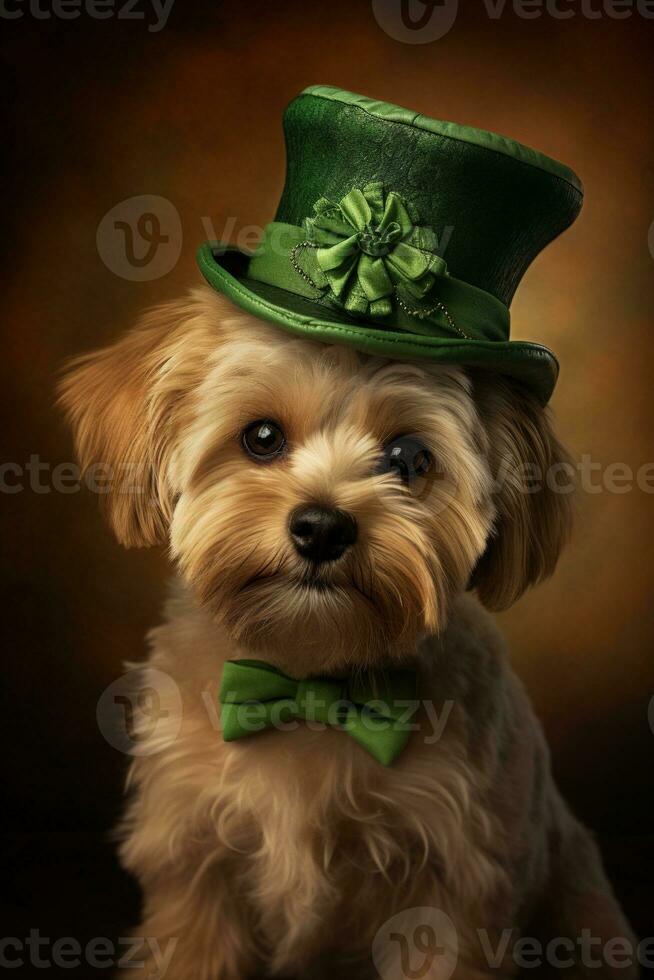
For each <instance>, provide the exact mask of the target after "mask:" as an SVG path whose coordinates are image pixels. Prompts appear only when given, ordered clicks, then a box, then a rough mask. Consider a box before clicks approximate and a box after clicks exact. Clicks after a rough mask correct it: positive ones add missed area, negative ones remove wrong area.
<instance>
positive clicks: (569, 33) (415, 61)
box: [0, 0, 654, 972]
mask: <svg viewBox="0 0 654 980" xmlns="http://www.w3.org/2000/svg"><path fill="white" fill-rule="evenodd" d="M121 2H122V0H121ZM44 5H46V6H47V4H45V0H44ZM191 6H192V7H193V9H192V10H191V9H190V8H191ZM462 6H463V5H462ZM564 6H569V7H570V9H573V10H575V16H574V17H572V18H570V19H565V20H563V19H556V18H553V17H551V16H548V15H543V16H542V17H541V18H539V19H534V20H525V19H521V18H519V17H517V16H516V15H515V14H514V13H512V12H511V11H510V5H509V4H507V9H506V12H505V13H504V15H503V16H502V17H501V18H499V19H491V18H489V16H488V15H487V13H486V11H485V8H484V6H483V4H482V3H481V2H479V3H475V4H468V5H466V7H465V10H461V11H459V15H458V17H457V20H456V23H455V24H454V26H453V27H452V29H451V30H450V32H449V33H448V34H447V35H446V36H445V37H443V38H442V39H440V40H437V41H434V42H433V43H429V44H421V45H418V44H406V43H400V42H398V41H397V40H394V39H393V38H391V37H389V36H388V35H387V34H386V33H384V31H382V29H381V28H380V27H379V26H378V24H377V22H376V20H375V18H374V16H373V13H372V8H371V5H370V3H368V2H360V3H354V2H352V0H350V2H348V3H336V2H332V3H330V4H326V3H308V2H304V3H300V2H297V3H296V2H287V3H277V4H271V3H269V2H248V3H238V4H237V3H235V2H234V3H211V4H209V3H208V4H206V5H203V4H199V3H198V4H194V5H190V4H188V3H187V4H186V5H185V8H184V9H182V7H183V4H182V0H177V5H176V6H175V7H174V8H173V11H172V14H171V16H170V19H169V21H168V24H167V26H166V27H165V28H164V29H163V30H162V31H161V32H159V33H152V32H149V31H148V30H147V23H148V22H150V23H151V22H152V19H153V18H152V15H151V14H150V13H148V14H147V18H148V19H147V20H146V21H145V22H142V21H129V22H128V21H124V20H121V19H116V18H113V19H108V20H104V21H97V20H92V19H91V18H89V17H88V16H87V15H86V14H82V15H81V16H80V17H79V18H78V19H77V20H71V21H62V20H57V19H51V20H42V21H38V20H36V19H35V18H34V17H33V16H31V15H30V14H29V12H28V11H27V9H25V13H24V16H23V17H22V18H20V19H17V20H13V21H7V22H3V23H2V24H1V25H0V26H1V27H2V51H3V56H4V59H5V61H6V62H7V63H8V66H9V69H10V73H11V76H12V80H13V84H12V85H10V86H9V87H5V102H6V104H5V110H6V120H7V121H6V124H5V127H4V131H5V132H6V133H8V134H9V136H10V146H11V148H12V151H13V153H14V154H15V156H14V161H13V164H14V166H13V177H12V187H11V192H10V194H9V196H8V199H7V202H6V203H5V208H4V218H3V226H4V228H3V235H2V237H3V240H4V246H5V260H4V266H5V271H9V276H8V278H6V280H5V287H4V290H3V294H2V300H1V302H2V305H3V306H4V310H3V314H2V323H3V328H4V333H5V336H4V353H3V357H2V368H1V369H2V373H3V381H2V388H1V390H2V394H3V396H4V400H5V403H6V404H5V408H6V420H5V423H4V425H3V436H4V439H3V442H4V448H3V454H4V456H5V459H7V460H10V461H14V462H18V463H19V464H21V465H24V464H25V463H26V462H27V461H28V460H29V457H30V454H31V453H38V454H39V456H40V458H41V460H42V461H44V462H47V463H49V464H51V466H54V465H56V464H57V463H60V462H62V461H67V460H70V458H71V445H70V438H69V435H68V433H67V432H66V431H65V429H64V427H63V425H62V424H61V421H60V418H59V416H58V414H57V412H56V411H55V409H54V408H53V383H54V382H53V379H54V375H55V372H56V371H57V369H58V367H59V366H60V364H61V362H62V361H63V360H64V359H65V358H66V357H67V356H69V355H71V354H74V353H77V352H79V351H81V350H83V349H88V348H89V347H92V346H94V345H98V344H101V343H104V342H106V341H109V340H111V339H113V338H114V337H116V336H117V335H118V333H119V332H120V331H121V330H122V329H124V328H125V327H126V326H127V325H128V324H129V322H130V321H131V320H132V318H133V317H134V316H135V315H136V314H137V312H138V311H139V310H140V309H141V308H142V307H144V306H145V305H147V304H149V303H151V302H154V301H159V300H161V299H166V298H168V297H172V296H174V295H175V294H177V293H178V292H179V291H180V290H184V289H185V288H187V287H188V286H189V285H192V284H195V283H197V282H199V274H198V272H197V271H196V269H195V265H194V258H193V256H194V250H195V248H196V246H197V245H198V244H199V242H200V241H202V240H203V239H204V238H205V237H207V235H206V234H205V230H204V229H203V226H202V222H201V218H202V217H203V216H206V217H209V218H211V220H212V221H213V222H214V227H215V229H216V233H217V234H218V235H220V233H221V230H222V228H223V226H224V225H225V222H226V221H227V220H228V219H229V218H233V219H234V221H235V225H234V227H235V233H236V232H237V231H238V229H241V228H243V227H244V226H247V225H261V224H264V223H265V222H266V221H267V220H270V219H271V218H272V216H273V213H274V210H275V206H276V201H277V198H278V195H279V192H280V189H281V185H282V181H283V168H284V148H283V140H282V133H281V127H280V117H281V112H282V110H283V107H284V106H285V104H286V103H287V102H288V101H289V100H290V99H291V98H292V97H293V96H294V95H295V94H296V93H297V92H298V91H299V90H300V89H302V88H303V87H305V86H306V85H308V84H312V83H316V82H321V83H327V84H333V85H338V86H341V87H343V88H348V89H352V90H354V91H358V92H363V93H365V94H368V95H371V96H374V97H377V98H380V99H384V100H387V101H393V102H398V103H400V104H405V105H408V106H410V107H411V108H414V109H417V110H419V111H421V112H424V113H426V114H428V115H432V116H437V117H439V118H444V119H452V120H456V121H458V122H463V123H467V124H470V125H473V126H480V127H482V128H487V129H492V130H497V131H499V132H502V133H505V134H507V135H510V136H513V137H515V138H517V139H519V140H521V141H523V142H526V143H527V144H529V145H533V146H535V147H536V148H538V149H540V150H543V151H544V152H546V153H549V154H551V155H553V156H555V157H557V158H559V159H561V160H563V161H565V162H566V163H568V164H569V165H571V166H572V167H573V168H574V169H575V170H577V172H578V173H579V174H580V175H581V176H582V178H583V181H584V184H585V187H586V202H585V206H584V209H583V211H582V214H581V217H580V218H579V220H578V222H577V223H576V225H575V226H574V227H573V228H572V229H571V230H570V231H569V232H567V233H566V234H565V235H564V236H563V238H562V239H560V240H559V241H558V242H556V243H555V244H554V245H552V246H551V247H550V248H549V249H547V250H546V252H545V253H544V254H543V255H542V256H541V257H539V258H538V259H537V261H536V262H535V264H534V266H533V267H532V269H531V270H530V271H529V272H528V274H527V277H526V279H525V281H524V283H523V285H522V286H521V288H520V289H519V291H518V295H517V298H516V300H515V303H514V306H513V324H514V337H516V338H529V339H534V340H539V341H541V342H544V343H546V344H548V345H549V346H551V347H552V348H553V349H554V350H555V351H556V352H557V354H558V355H559V358H560V360H561V363H562V373H561V378H560V381H559V386H558V388H557V391H556V394H555V396H554V400H553V408H554V411H555V413H556V416H557V421H558V430H559V432H560V434H561V436H562V438H563V440H564V441H565V442H566V443H567V444H568V446H569V448H570V449H571V452H572V454H573V456H574V458H575V459H577V460H579V459H580V458H581V457H582V454H589V455H590V456H591V458H592V460H593V461H595V462H597V463H600V464H602V466H604V467H605V466H607V465H608V464H611V463H614V462H620V463H625V464H628V465H629V466H631V467H632V469H633V470H636V469H637V468H638V467H639V466H641V465H642V464H644V463H647V462H649V461H651V460H654V445H653V444H652V443H653V440H652V436H653V432H654V426H653V423H652V408H653V407H654V406H653V404H652V401H653V399H652V384H653V382H654V376H653V375H654V372H653V368H652V364H653V355H654V341H653V336H652V324H651V315H650V311H651V303H652V288H651V285H652V271H653V264H654V258H653V256H652V254H651V253H650V250H649V248H648V230H649V228H650V224H651V223H652V221H653V220H654V195H653V194H652V190H653V184H654V173H653V169H652V163H653V160H654V149H653V146H652V139H651V106H652V89H653V88H654V83H653V78H652V72H651V67H649V66H648V57H649V55H650V53H651V48H652V41H653V38H654V21H652V20H645V19H643V18H642V17H641V16H639V15H638V14H636V13H634V14H633V15H632V16H631V17H629V18H626V19H623V20H617V19H612V18H611V17H608V16H606V15H604V16H601V17H599V18H597V19H589V18H587V17H584V16H582V14H581V12H580V10H579V6H578V5H577V4H575V3H570V4H569V5H564V4H563V3H562V4H561V7H562V8H563V7H564ZM594 7H595V9H601V2H600V0H595V2H594ZM136 9H141V10H146V9H147V10H148V11H149V8H146V7H145V0H142V5H141V6H140V7H137V8H136ZM650 65H651V62H650ZM140 194H158V195H162V196H163V197H165V198H167V199H168V200H170V201H171V202H172V203H173V204H174V206H175V208H176V209H177V210H178V212H179V214H180V217H181V222H182V229H183V240H182V250H181V257H180V260H179V262H178V263H177V264H176V266H175V267H174V269H173V270H172V271H171V272H169V273H168V274H167V275H165V276H163V277H161V278H158V279H156V280H154V281H146V282H143V283H139V282H131V281H128V280H126V279H124V278H121V277H120V276H117V275H116V274H114V273H113V272H111V271H110V270H109V269H108V268H107V267H106V266H105V264H104V263H103V261H102V260H101V258H100V256H99V254H98V250H97V248H96V231H97V228H98V224H99V222H100V220H101V218H102V217H103V215H104V214H105V213H106V212H107V211H108V210H109V209H110V208H112V207H114V205H116V204H117V203H118V202H120V201H123V200H124V199H126V198H130V197H132V196H134V195H140ZM44 479H45V478H44ZM594 479H595V480H596V481H597V480H598V477H597V475H596V476H595V477H594ZM0 502H1V505H2V526H3V541H4V546H5V560H4V562H3V566H2V617H1V618H2V625H3V627H4V628H5V630H7V636H6V639H5V641H4V643H3V667H2V674H3V680H4V681H5V682H6V683H7V685H8V699H7V701H6V702H5V707H4V708H3V724H4V725H5V726H6V730H7V740H8V742H7V744H8V751H7V757H6V761H5V781H6V783H7V785H8V788H9V792H8V803H7V805H6V807H5V809H4V811H3V820H4V821H5V823H6V830H7V835H8V836H7V837H6V840H7V842H8V844H9V854H8V856H9V858H10V866H11V867H10V870H11V871H12V872H13V879H12V880H13V884H12V885H11V889H12V890H11V891H10V893H9V899H8V901H9V907H10V909H11V910H12V911H13V913H14V914H19V913H20V914H22V916H23V920H22V921H23V922H24V923H27V926H30V927H37V926H39V925H40V924H41V926H42V928H44V929H46V926H49V927H50V929H51V931H55V934H56V929H59V932H60V933H61V931H62V930H64V931H65V932H66V934H69V935H70V934H73V935H79V934H81V933H83V931H84V929H85V928H88V929H90V930H92V931H93V932H94V934H98V921H102V922H103V923H104V924H105V925H106V928H114V927H115V928H119V924H120V923H122V922H123V921H124V920H126V919H127V918H129V917H131V916H132V915H133V914H134V910H133V903H134V896H133V893H132V892H130V891H129V888H128V885H127V884H126V883H125V881H124V880H123V879H121V878H120V877H119V876H118V873H117V872H116V871H115V869H114V865H113V863H112V858H111V857H110V856H109V857H107V856H106V854H105V852H104V851H102V849H101V848H100V847H99V845H98V844H97V841H98V840H99V837H98V834H100V833H101V832H103V830H104V829H105V828H106V827H107V826H108V825H109V824H110V823H111V821H112V820H113V818H114V815H115V812H116V809H117V807H118V805H119V799H120V783H121V779H122V772H123V766H124V759H123V758H122V757H120V756H119V755H118V754H117V753H116V752H115V751H114V750H113V749H111V748H110V747H109V746H108V745H107V743H106V742H105V741H104V740H103V738H102V736H101V735H100V733H99V731H98V729H97V726H96V723H95V706H96V702H97V699H98V696H99V694H100V692H101V691H102V690H103V688H104V687H105V686H106V685H107V684H108V683H109V682H110V681H111V680H113V679H114V678H115V677H116V676H118V674H119V672H120V665H121V661H122V660H123V659H125V658H130V659H133V658H136V657H138V656H139V655H140V652H141V651H142V650H143V635H144V633H145V631H146V630H147V628H148V627H149V626H150V625H152V624H154V623H156V621H157V616H158V610H159V607H160V602H161V597H162V590H163V586H164V582H165V578H166V575H167V574H168V568H167V563H166V558H165V555H164V554H163V553H162V552H156V551H155V552H132V553H125V552H123V551H122V550H121V549H120V548H119V547H118V545H116V544H115V543H114V542H113V541H112V539H111V537H110V535H109V533H108V531H107V530H106V529H105V527H104V526H103V525H102V523H101V521H100V518H99V516H98V514H97V507H96V503H97V501H96V500H95V499H94V498H93V495H92V494H90V493H77V494H75V493H72V494H62V493H57V492H50V493H36V492H34V491H33V490H31V489H25V490H23V491H22V492H20V493H16V494H13V495H4V494H3V495H2V498H1V501H0ZM653 532H654V496H653V495H652V494H646V493H643V492H642V491H641V490H639V489H633V490H632V491H631V492H627V493H622V494H612V493H608V492H606V491H605V492H601V493H597V494H589V493H583V492H581V493H580V494H579V495H578V519H577V525H576V534H575V538H574V541H573V543H572V545H571V546H570V547H569V548H568V550H567V552H566V554H565V555H564V557H563V559H562V561H561V564H560V566H559V569H558V571H557V573H556V576H555V577H554V579H553V580H552V581H551V582H550V583H548V584H547V585H545V586H543V587H541V588H539V589H538V590H536V591H535V592H533V593H532V594H530V595H528V596H527V597H525V598H523V599H522V600H521V602H520V603H519V604H518V605H517V606H516V607H515V608H514V609H512V610H510V611H509V612H508V613H506V614H504V615H503V616H502V617H501V620H502V625H503V627H504V629H505V631H506V633H507V634H508V637H509V639H510V641H511V644H512V649H513V653H514V660H515V664H516V667H517V669H518V671H519V672H520V674H521V675H522V676H523V678H524V679H525V681H526V683H527V685H528V687H529V690H530V692H531V694H532V697H533V699H534V701H535V704H536V707H537V709H538V711H539V713H540V715H541V717H542V719H543V721H544V724H545V726H546V730H547V734H548V737H549V740H550V743H551V745H552V749H553V755H554V764H555V768H556V771H557V774H558V777H559V779H560V782H561V784H562V785H563V787H564V789H565V792H566V793H567V795H568V797H569V798H570V799H571V801H572V802H573V804H574V806H575V808H576V810H577V811H578V812H579V813H580V814H581V816H582V817H583V818H584V819H585V820H586V821H587V822H588V823H589V824H590V825H591V826H593V827H594V828H595V829H596V830H597V831H598V833H599V834H600V836H601V840H602V844H603V847H604V850H605V854H606V857H607V861H608V863H609V866H610V868H611V871H612V873H613V875H614V878H615V880H616V884H617V887H618V889H619V891H620V893H621V895H622V896H623V898H624V901H625V903H626V904H627V905H628V907H629V909H630V911H631V914H632V916H633V918H634V919H635V920H636V922H637V924H638V926H639V928H640V929H641V930H642V931H643V932H646V933H647V934H649V935H651V934H654V914H653V910H652V906H651V902H650V900H649V899H648V895H649V892H650V891H651V888H650V887H649V884H650V883H651V881H652V878H653V877H654V875H653V873H652V872H653V866H654V860H653V848H652V844H651V836H650V835H651V834H652V790H651V778H652V763H653V761H654V734H652V731H651V730H650V728H649V726H648V718H647V707H648V703H649V700H650V698H651V696H652V695H653V694H654V658H653V655H652V654H653V651H652V646H653V635H654V621H653V620H654V616H653V613H652V573H653V571H654V568H653V565H654V562H653V559H652V538H653ZM62 896H63V898H62ZM84 922H86V923H87V925H84V924H83V923H84ZM16 928H17V929H18V928H20V927H19V926H16ZM22 928H23V930H24V929H25V925H23V927H22ZM75 930H77V931H75ZM46 931H47V930H46ZM102 931H103V928H102V927H100V929H99V934H101V933H102ZM17 934H23V933H20V932H19V933H17ZM73 972H74V971H73Z"/></svg>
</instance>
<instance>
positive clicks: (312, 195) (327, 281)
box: [198, 85, 583, 403]
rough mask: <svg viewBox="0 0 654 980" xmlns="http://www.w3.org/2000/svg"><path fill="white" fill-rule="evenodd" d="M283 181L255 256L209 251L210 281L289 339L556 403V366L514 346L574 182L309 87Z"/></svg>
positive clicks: (482, 140) (502, 141) (500, 148)
mask: <svg viewBox="0 0 654 980" xmlns="http://www.w3.org/2000/svg"><path fill="white" fill-rule="evenodd" d="M284 129H285V133H286V147H287V158H288V162H287V175H286V184H285V187H284V192H283V194H282V199H281V201H280V204H279V208H278V210H277V215H276V217H275V221H273V222H272V223H271V224H269V225H268V226H267V227H266V229H265V230H264V235H263V238H262V241H261V243H260V245H259V247H258V249H257V251H256V252H255V254H254V255H250V254H248V253H245V252H243V251H241V250H239V249H237V248H234V247H232V246H229V245H226V244H225V243H206V244H205V245H203V246H202V247H201V248H200V250H199V252H198V263H199V266H200V269H201V270H202V273H203V275H204V276H205V278H206V279H207V281H208V282H209V283H210V284H211V285H212V286H213V287H214V288H215V289H217V290H219V291H220V292H222V293H224V294H225V295H226V296H228V297H229V298H230V299H231V300H233V302H235V303H236V304H237V305H238V306H240V307H242V308H243V309H245V310H247V311H248V312H250V313H254V314H255V315H257V316H259V317H262V318H263V319H265V320H270V321H271V322H272V323H275V324H278V325H279V326H280V327H283V328H285V329H286V330H290V331H292V332H293V333H297V334H300V335H302V336H305V337H311V338H313V339H314V340H321V341H325V342H327V343H342V344H348V345H350V346H352V347H355V348H357V350H361V351H364V352H366V353H369V354H379V355H382V356H385V357H391V358H413V359H416V358H417V359H428V360H432V361H439V362H442V363H447V364H467V365H474V366H481V367H487V368H489V369H492V370H495V371H497V372H500V373H502V374H506V375H510V376H512V377H514V378H517V379H519V380H520V381H522V382H523V384H525V385H526V386H527V387H529V388H530V389H531V390H532V391H533V392H534V393H535V394H536V395H537V396H538V398H539V399H540V400H541V401H542V402H543V403H546V402H547V401H548V399H549V397H550V395H551V394H552V391H553V389H554V385H555V383H556V377H557V374H558V363H557V361H556V358H555V357H554V355H553V354H552V352H551V351H550V350H548V349H547V348H546V347H543V346H542V345H540V344H534V343H527V342H523V341H510V340H509V305H510V303H511V299H512V298H513V294H514V292H515V290H516V287H517V285H518V283H519V282H520V280H521V279H522V276H523V275H524V273H525V271H526V269H527V268H528V266H529V265H530V263H531V262H532V261H533V259H534V258H535V257H536V256H537V255H538V253H539V252H540V251H541V249H543V248H544V247H545V246H546V245H547V244H548V242H551V241H552V239H554V238H556V236H557V235H559V234H560V233H561V232H562V231H563V230H564V229H565V228H567V227H568V225H570V224H571V223H572V222H573V221H574V219H575V217H576V216H577V214H578V213H579V210H580V208H581V203H582V198H583V190H582V186H581V182H580V180H579V178H578V177H577V176H576V174H574V173H573V172H572V171H571V170H569V169H568V168H567V167H565V166H563V164H560V163H557V162H556V161H555V160H551V159H550V158H549V157H546V156H544V155H543V154H541V153H537V152H536V151H535V150H530V149H529V148H528V147H526V146H522V145H521V144H520V143H516V142H514V141H513V140H510V139H507V138H506V137H504V136H498V135H496V134H495V133H487V132H484V131H483V130H479V129H471V128H470V127H468V126H458V125H456V124H455V123H449V122H441V121H439V120H436V119H429V118H428V117H427V116H421V115H419V114H418V113H415V112H411V111H410V110H408V109H402V108H399V107H398V106H394V105H390V104H388V103H386V102H376V101H374V100H372V99H367V98H365V97H363V96H360V95H354V94H353V93H351V92H344V91H342V90H341V89H337V88H330V87H328V86H323V85H314V86H312V87H311V88H308V89H305V90H304V92H302V93H301V94H300V95H299V96H298V98H296V99H294V100H293V102H291V104H290V105H289V106H288V108H287V110H286V113H285V116H284Z"/></svg>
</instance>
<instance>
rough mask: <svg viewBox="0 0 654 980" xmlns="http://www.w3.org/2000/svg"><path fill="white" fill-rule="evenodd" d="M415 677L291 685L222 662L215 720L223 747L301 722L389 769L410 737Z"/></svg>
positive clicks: (252, 664)
mask: <svg viewBox="0 0 654 980" xmlns="http://www.w3.org/2000/svg"><path fill="white" fill-rule="evenodd" d="M415 694H416V675H415V672H414V671H411V670H396V671H391V672H389V673H387V674H384V676H376V677H375V678H374V679H371V680H367V681H366V680H359V679H351V680H349V681H341V680H336V679H334V678H330V677H311V678H308V679H307V680H300V681H297V680H294V679H293V678H292V677H287V676H286V674H283V673H282V672H281V671H279V670H277V668H276V667H273V666H271V665H270V664H267V663H263V662H262V661H260V660H228V661H227V663H226V664H225V667H224V669H223V676H222V681H221V684H220V693H219V695H218V699H219V701H220V704H221V711H220V720H221V725H222V730H223V739H224V741H225V742H232V741H235V740H237V739H241V738H247V737H248V736H249V735H253V734H254V733H256V732H260V731H264V730H266V729H271V728H276V727H278V728H283V727H284V726H287V725H288V723H289V722H293V721H298V720H299V721H306V722H307V724H308V725H309V726H311V725H312V724H318V725H320V726H324V725H327V726H330V727H333V728H337V729H341V730H342V731H343V732H345V733H347V734H348V735H350V736H351V738H353V739H354V740H355V741H356V742H358V743H359V745H361V746H362V747H363V748H364V749H365V750H366V751H367V752H369V753H370V754H371V755H372V756H374V758H375V759H377V761H378V762H380V763H381V764H382V765H384V766H388V765H390V764H391V763H392V762H393V761H394V759H396V758H397V756H398V755H399V754H400V752H401V751H402V749H403V748H404V746H405V745H406V743H407V741H408V740H409V736H410V734H411V730H412V726H411V724H410V722H409V720H408V719H409V718H410V717H411V714H412V712H411V710H410V709H411V708H413V709H414V710H415V708H416V707H417V701H416V700H415Z"/></svg>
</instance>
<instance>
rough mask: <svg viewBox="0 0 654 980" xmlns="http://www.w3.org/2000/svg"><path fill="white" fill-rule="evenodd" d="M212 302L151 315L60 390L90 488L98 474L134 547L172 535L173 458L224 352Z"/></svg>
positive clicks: (112, 514)
mask: <svg viewBox="0 0 654 980" xmlns="http://www.w3.org/2000/svg"><path fill="white" fill-rule="evenodd" d="M210 299H211V298H209V299H207V292H206V291H199V290H198V291H196V293H193V294H191V296H190V297H189V298H188V299H186V300H181V301H178V302H173V303H168V304H166V305H165V306H161V307H157V308H155V309H153V310H150V311H149V312H148V313H146V314H144V315H143V316H142V317H141V319H140V320H139V322H138V323H137V325H136V326H135V327H134V328H133V329H132V330H130V331H129V332H128V333H127V334H126V335H125V336H123V337H122V338H121V339H120V340H118V341H117V342H116V343H115V344H112V345H111V346H110V347H105V348H103V349H102V350H98V351H94V352H93V353H91V354H86V355H84V356H82V357H80V358H77V359H76V360H75V361H73V362H72V363H71V364H69V365H68V366H67V371H66V374H65V376H64V378H63V380H62V382H61V384H60V385H59V395H60V399H59V400H60V403H61V405H62V406H63V408H64V410H65V412H66V414H67V416H68V419H69V421H70V423H71V426H72V428H73V432H74V435H75V445H76V450H77V456H78V458H79V460H80V463H81V466H82V470H83V471H84V472H86V473H87V474H88V476H87V481H86V482H87V483H89V482H90V481H89V477H90V473H89V471H90V470H91V468H95V473H96V476H95V477H94V482H97V483H98V486H99V489H98V493H99V499H100V502H101V505H102V506H103V508H104V509H105V511H106V515H107V518H108V521H109V524H110V525H111V527H112V530H113V531H114V533H115V535H116V537H117V538H118V540H119V541H120V543H121V544H123V545H125V546H126V547H128V548H129V547H144V546H145V547H147V546H149V545H153V544H157V543H161V542H163V541H165V539H166V537H167V532H168V526H169V522H170V517H171V514H172V509H173V499H174V487H172V486H171V481H170V462H171V457H172V454H173V452H174V449H175V445H176V439H177V436H178V433H179V429H180V426H181V424H182V420H183V418H184V412H185V411H187V410H188V405H189V400H190V398H192V395H193V391H194V388H195V387H196V386H197V384H198V382H199V380H200V379H201V378H202V375H203V372H204V371H205V370H206V364H207V362H208V359H209V357H210V355H211V354H212V353H213V351H214V350H215V347H216V340H217V334H218V320H219V316H218V313H217V311H216V306H217V304H215V303H213V301H211V302H210Z"/></svg>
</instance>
